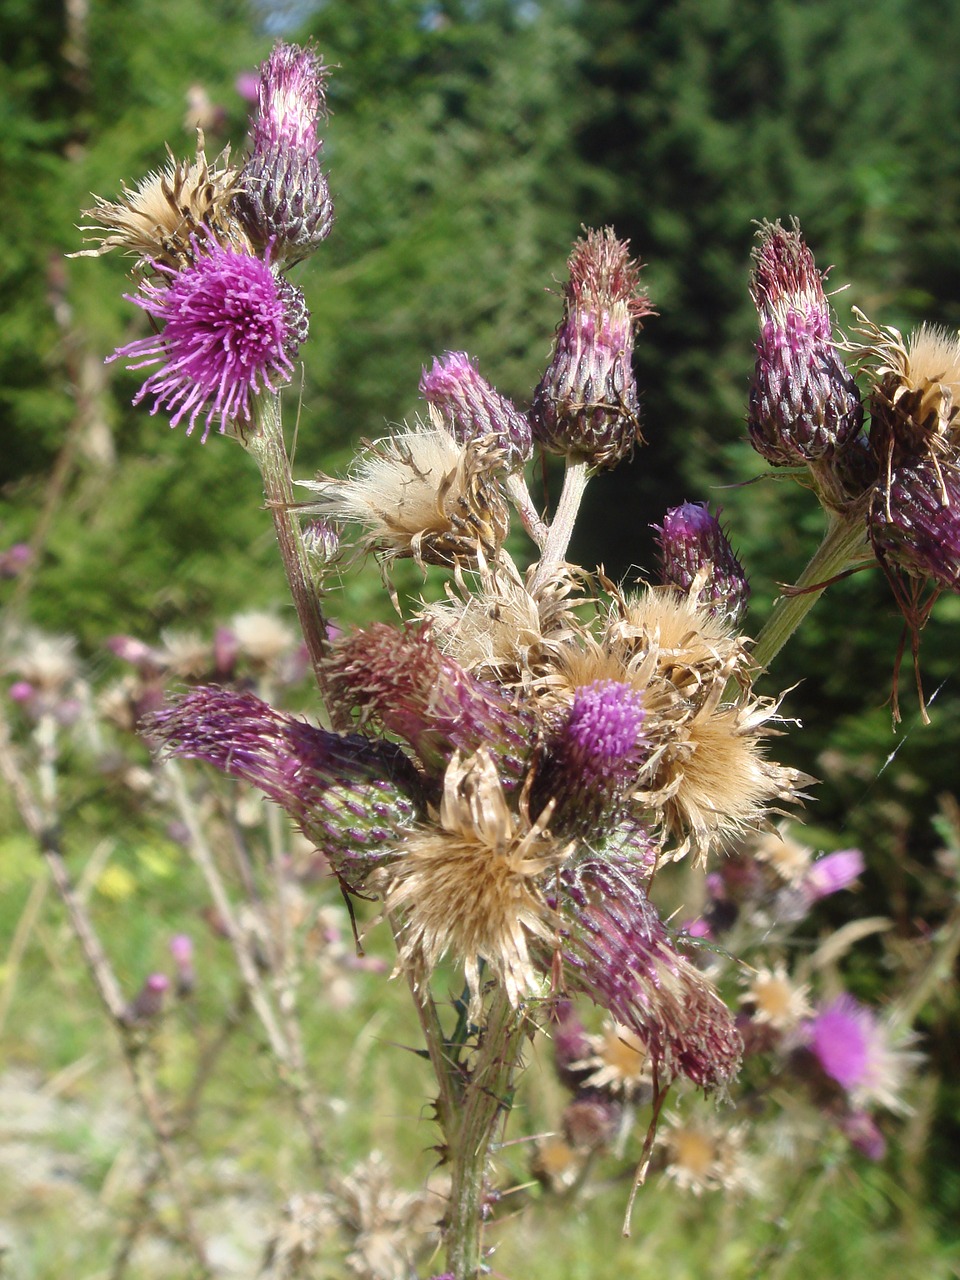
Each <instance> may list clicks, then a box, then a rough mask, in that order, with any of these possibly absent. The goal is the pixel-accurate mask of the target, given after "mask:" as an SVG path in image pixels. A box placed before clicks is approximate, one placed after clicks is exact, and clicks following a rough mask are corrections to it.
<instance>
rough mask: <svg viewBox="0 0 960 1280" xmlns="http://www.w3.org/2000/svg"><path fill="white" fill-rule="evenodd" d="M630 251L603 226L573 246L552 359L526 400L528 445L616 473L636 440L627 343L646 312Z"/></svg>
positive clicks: (647, 304)
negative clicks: (530, 428)
mask: <svg viewBox="0 0 960 1280" xmlns="http://www.w3.org/2000/svg"><path fill="white" fill-rule="evenodd" d="M629 248H630V246H629V244H628V243H627V242H626V241H620V240H618V239H617V238H616V236H615V235H614V233H613V229H612V228H610V227H607V228H606V229H605V230H604V231H588V232H587V234H586V236H585V237H584V238H583V239H582V240H578V241H577V243H576V245H575V246H574V249H573V253H572V254H571V255H570V258H569V259H568V262H567V266H568V269H569V272H570V279H569V281H568V283H567V285H566V286H565V288H564V314H563V319H562V320H561V322H560V325H559V328H558V329H557V337H556V342H555V344H554V350H553V356H552V358H551V361H550V364H549V365H548V366H547V369H546V371H545V373H544V375H543V377H542V378H541V380H540V385H539V386H538V387H537V389H536V391H535V392H534V397H533V408H532V410H531V421H532V423H533V434H534V438H535V439H536V440H537V441H538V442H539V443H540V444H542V445H543V446H544V447H545V448H546V449H549V450H550V451H551V452H552V453H562V454H565V455H566V456H567V457H568V458H571V459H579V460H583V461H585V462H587V463H589V464H590V465H591V466H593V467H615V466H616V465H617V463H618V462H620V461H621V460H622V459H623V458H625V457H627V456H628V455H629V454H630V453H631V452H632V451H633V447H634V445H635V444H636V443H637V441H638V440H639V439H640V401H639V398H638V396H637V384H636V381H635V380H634V376H633V343H634V338H635V336H636V333H637V331H638V330H639V329H640V328H641V325H640V321H641V319H642V317H644V316H648V315H651V314H652V308H651V306H650V301H649V299H648V298H647V296H646V294H645V293H644V292H642V291H641V289H640V287H639V278H640V266H639V264H638V263H637V262H635V261H633V260H632V259H631V258H630V256H629Z"/></svg>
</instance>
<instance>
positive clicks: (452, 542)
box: [302, 421, 509, 567]
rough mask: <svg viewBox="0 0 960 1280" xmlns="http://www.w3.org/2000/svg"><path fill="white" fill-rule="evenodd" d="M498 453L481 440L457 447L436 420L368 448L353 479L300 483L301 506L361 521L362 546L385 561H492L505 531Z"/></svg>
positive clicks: (448, 563)
mask: <svg viewBox="0 0 960 1280" xmlns="http://www.w3.org/2000/svg"><path fill="white" fill-rule="evenodd" d="M500 472H501V468H500V453H499V450H498V449H496V448H495V447H492V446H491V445H490V444H489V443H488V442H486V441H484V440H472V441H469V442H467V443H466V444H463V445H461V444H458V443H457V441H456V440H455V439H454V438H453V436H452V435H451V434H450V432H449V431H447V430H446V428H445V427H443V426H442V425H440V424H439V423H438V422H436V421H432V422H431V423H430V424H424V423H421V424H418V427H417V429H415V430H409V429H407V430H405V431H402V432H399V433H398V434H396V435H394V436H388V437H387V438H386V439H384V440H381V441H379V442H378V443H377V444H375V445H371V446H369V448H368V451H367V453H366V454H365V455H364V456H362V457H361V458H359V459H358V460H357V462H356V464H355V466H354V471H353V474H352V475H351V476H349V477H348V478H346V479H344V480H334V479H332V478H330V477H328V476H319V477H318V478H317V479H316V480H315V481H312V482H310V481H307V482H302V484H303V487H304V488H306V489H307V490H309V491H310V492H312V494H313V495H314V496H313V498H312V500H311V501H309V502H308V503H307V504H306V505H305V507H304V510H305V511H306V512H308V513H314V514H317V515H320V516H322V517H324V518H326V519H332V520H343V521H354V522H356V523H359V524H361V525H363V526H364V528H365V530H366V532H365V534H364V538H363V545H364V546H365V547H367V548H369V549H371V550H376V551H378V552H380V554H381V555H383V557H384V558H385V559H387V560H390V559H396V558H398V557H402V556H408V557H411V558H412V559H414V560H415V561H416V562H417V564H418V565H420V566H421V567H422V566H424V565H427V564H439V565H446V566H448V567H449V566H451V565H461V564H463V565H467V566H470V565H476V564H478V563H483V562H484V561H486V560H490V559H495V558H496V556H497V553H498V551H499V549H500V546H501V544H502V543H503V540H504V538H505V537H506V536H507V532H508V530H509V516H508V512H507V504H506V499H505V498H504V496H503V492H502V488H501V484H500Z"/></svg>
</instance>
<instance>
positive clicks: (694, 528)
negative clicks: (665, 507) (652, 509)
mask: <svg viewBox="0 0 960 1280" xmlns="http://www.w3.org/2000/svg"><path fill="white" fill-rule="evenodd" d="M653 527H654V528H655V529H656V530H657V532H658V533H659V534H660V557H661V560H662V563H663V573H662V575H661V576H662V580H663V582H664V584H665V585H669V586H675V587H679V588H680V589H681V590H682V591H689V590H690V587H691V586H692V585H693V583H694V582H695V581H696V579H697V577H698V575H700V577H701V579H702V586H701V587H700V591H699V593H698V594H697V601H698V603H699V604H702V605H704V606H705V607H706V608H707V609H709V611H710V613H711V614H713V616H714V617H718V618H723V619H727V620H729V622H730V623H731V625H732V626H734V627H737V626H739V625H740V623H741V622H742V621H743V618H744V615H745V614H746V612H747V605H748V604H749V602H750V584H749V583H748V582H747V575H746V574H745V573H744V571H743V565H742V564H741V563H740V561H739V560H738V559H737V556H736V554H735V552H734V550H733V547H731V545H730V543H729V542H728V541H727V536H726V534H725V533H724V532H723V529H722V528H721V526H720V521H719V520H718V519H717V518H716V517H715V516H712V515H711V514H710V508H709V507H708V506H707V504H706V503H705V502H685V503H683V505H682V506H679V507H671V508H670V510H669V511H668V512H667V514H666V515H665V516H664V517H663V526H662V527H660V526H658V525H654V526H653Z"/></svg>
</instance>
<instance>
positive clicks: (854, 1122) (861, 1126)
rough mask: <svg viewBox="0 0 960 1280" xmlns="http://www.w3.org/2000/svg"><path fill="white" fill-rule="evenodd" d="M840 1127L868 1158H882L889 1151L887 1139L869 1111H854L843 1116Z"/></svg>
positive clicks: (856, 1148) (855, 1148)
mask: <svg viewBox="0 0 960 1280" xmlns="http://www.w3.org/2000/svg"><path fill="white" fill-rule="evenodd" d="M840 1128H841V1129H842V1130H843V1132H844V1133H845V1134H846V1135H847V1137H848V1138H849V1140H850V1145H851V1146H852V1147H853V1148H854V1150H855V1151H859V1152H860V1154H861V1155H862V1156H866V1158H867V1159H868V1160H873V1161H877V1160H882V1159H883V1157H884V1156H885V1155H886V1153H887V1140H886V1138H885V1137H884V1136H883V1134H882V1133H881V1132H880V1126H879V1125H878V1124H877V1122H876V1120H874V1118H873V1116H872V1115H870V1113H869V1111H853V1112H851V1113H850V1115H845V1116H843V1117H841V1120H840Z"/></svg>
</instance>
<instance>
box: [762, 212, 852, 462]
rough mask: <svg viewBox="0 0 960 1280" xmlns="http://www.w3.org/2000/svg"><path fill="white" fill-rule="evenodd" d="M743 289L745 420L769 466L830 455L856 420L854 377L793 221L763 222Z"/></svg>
mask: <svg viewBox="0 0 960 1280" xmlns="http://www.w3.org/2000/svg"><path fill="white" fill-rule="evenodd" d="M758 235H759V237H760V243H759V245H758V246H757V247H756V249H755V250H754V254H753V278H752V281H751V285H750V292H751V295H752V297H753V301H754V304H755V305H756V308H757V312H758V314H759V317H760V341H759V342H758V343H757V364H756V369H755V372H754V377H753V384H752V386H751V388H750V407H749V413H748V418H747V425H748V427H749V431H750V440H751V443H752V444H753V447H754V448H755V449H756V450H757V452H758V453H760V454H761V455H762V456H763V457H764V458H766V459H767V461H768V462H771V463H773V465H774V466H778V467H783V466H798V465H802V464H804V463H808V462H815V461H817V460H818V459H820V458H825V457H829V456H832V455H833V454H834V453H835V452H836V451H837V450H842V449H843V448H845V447H846V445H847V444H848V443H849V442H850V441H851V440H853V438H854V437H855V436H856V435H857V433H858V432H859V430H860V427H861V425H862V423H863V406H862V404H861V401H860V392H859V391H858V389H857V384H856V382H855V380H854V378H853V376H852V375H851V374H850V372H849V371H848V370H847V369H846V367H845V366H844V364H843V362H842V360H841V359H840V356H839V354H838V350H837V345H836V343H835V342H834V340H833V331H832V327H831V323H830V308H829V306H828V305H827V300H826V297H825V295H824V292H823V277H822V276H821V274H820V272H819V271H818V270H817V268H816V264H815V263H814V260H813V254H812V253H811V252H810V250H809V249H808V247H807V245H806V243H805V241H804V239H803V236H802V235H801V234H800V228H799V225H798V224H797V223H794V224H793V225H792V226H791V228H790V229H789V230H787V229H785V228H784V227H782V226H781V225H780V223H779V222H777V223H764V224H763V225H762V226H761V228H760V230H759V232H758Z"/></svg>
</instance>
